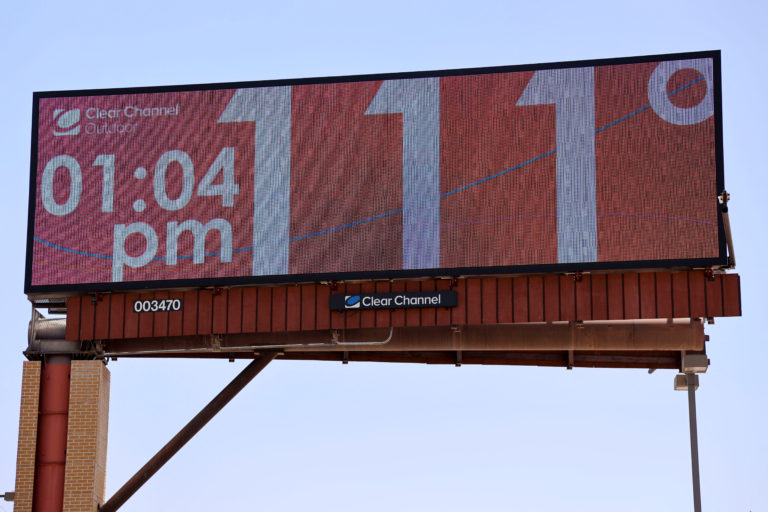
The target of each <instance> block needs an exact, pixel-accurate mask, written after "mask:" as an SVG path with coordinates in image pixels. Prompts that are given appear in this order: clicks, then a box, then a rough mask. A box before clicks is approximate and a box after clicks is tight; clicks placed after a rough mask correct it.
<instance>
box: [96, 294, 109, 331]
mask: <svg viewBox="0 0 768 512" xmlns="http://www.w3.org/2000/svg"><path fill="white" fill-rule="evenodd" d="M110 299H111V295H104V296H102V297H101V298H100V299H99V300H97V301H96V311H95V312H94V325H93V336H94V338H95V339H97V340H105V339H107V338H109V316H110V315H109V313H110V311H109V303H110Z"/></svg>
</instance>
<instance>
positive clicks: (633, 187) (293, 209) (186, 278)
mask: <svg viewBox="0 0 768 512" xmlns="http://www.w3.org/2000/svg"><path fill="white" fill-rule="evenodd" d="M720 87H721V85H720V54H719V52H717V51H712V52H697V53H690V54H676V55H661V56H651V57H633V58H626V59H611V60H600V61H583V62H569V63H560V64H543V65H532V66H512V67H498V68H482V69H464V70H452V71H437V72H418V73H400V74H392V75H367V76H355V77H341V78H317V79H303V80H284V81H272V82H252V83H238V84H209V85H202V86H179V87H152V88H144V89H110V90H89V91H67V92H41V93H35V95H34V108H33V133H32V159H31V180H30V211H29V236H28V242H27V243H28V245H27V268H26V278H25V291H26V293H41V292H67V291H77V290H111V289H140V288H172V287H181V286H207V285H226V284H246V283H265V282H299V281H316V280H332V279H369V278H387V277H389V278H395V277H419V276H437V275H445V276H456V275H483V274H512V273H519V272H561V271H582V270H595V269H632V268H672V267H693V266H717V265H725V264H726V254H725V241H724V236H723V232H722V227H721V223H720V219H719V213H718V204H717V195H718V194H719V193H720V192H722V190H723V188H724V185H723V169H722V140H721V139H722V121H721V100H720V97H721V95H720Z"/></svg>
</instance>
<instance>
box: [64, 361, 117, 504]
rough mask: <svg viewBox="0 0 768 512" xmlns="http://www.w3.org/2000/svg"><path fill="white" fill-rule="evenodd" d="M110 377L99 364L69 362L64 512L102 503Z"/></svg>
mask: <svg viewBox="0 0 768 512" xmlns="http://www.w3.org/2000/svg"><path fill="white" fill-rule="evenodd" d="M109 378H110V374H109V370H107V367H106V366H104V364H103V363H102V362H101V361H72V372H71V380H70V387H69V427H68V430H67V462H66V466H65V470H64V508H63V512H83V511H94V512H95V511H96V508H97V506H98V505H100V504H101V503H103V502H104V487H105V480H106V469H107V425H108V421H109Z"/></svg>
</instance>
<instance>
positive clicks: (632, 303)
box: [624, 274, 640, 320]
mask: <svg viewBox="0 0 768 512" xmlns="http://www.w3.org/2000/svg"><path fill="white" fill-rule="evenodd" d="M624 318H625V319H627V320H636V319H638V318H640V282H639V280H638V275H637V274H624Z"/></svg>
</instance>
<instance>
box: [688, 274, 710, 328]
mask: <svg viewBox="0 0 768 512" xmlns="http://www.w3.org/2000/svg"><path fill="white" fill-rule="evenodd" d="M705 280H706V277H704V272H702V271H696V272H691V273H690V274H688V300H689V304H690V305H691V317H693V318H701V317H705V316H707V296H706V292H705V291H704V281H705Z"/></svg>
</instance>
